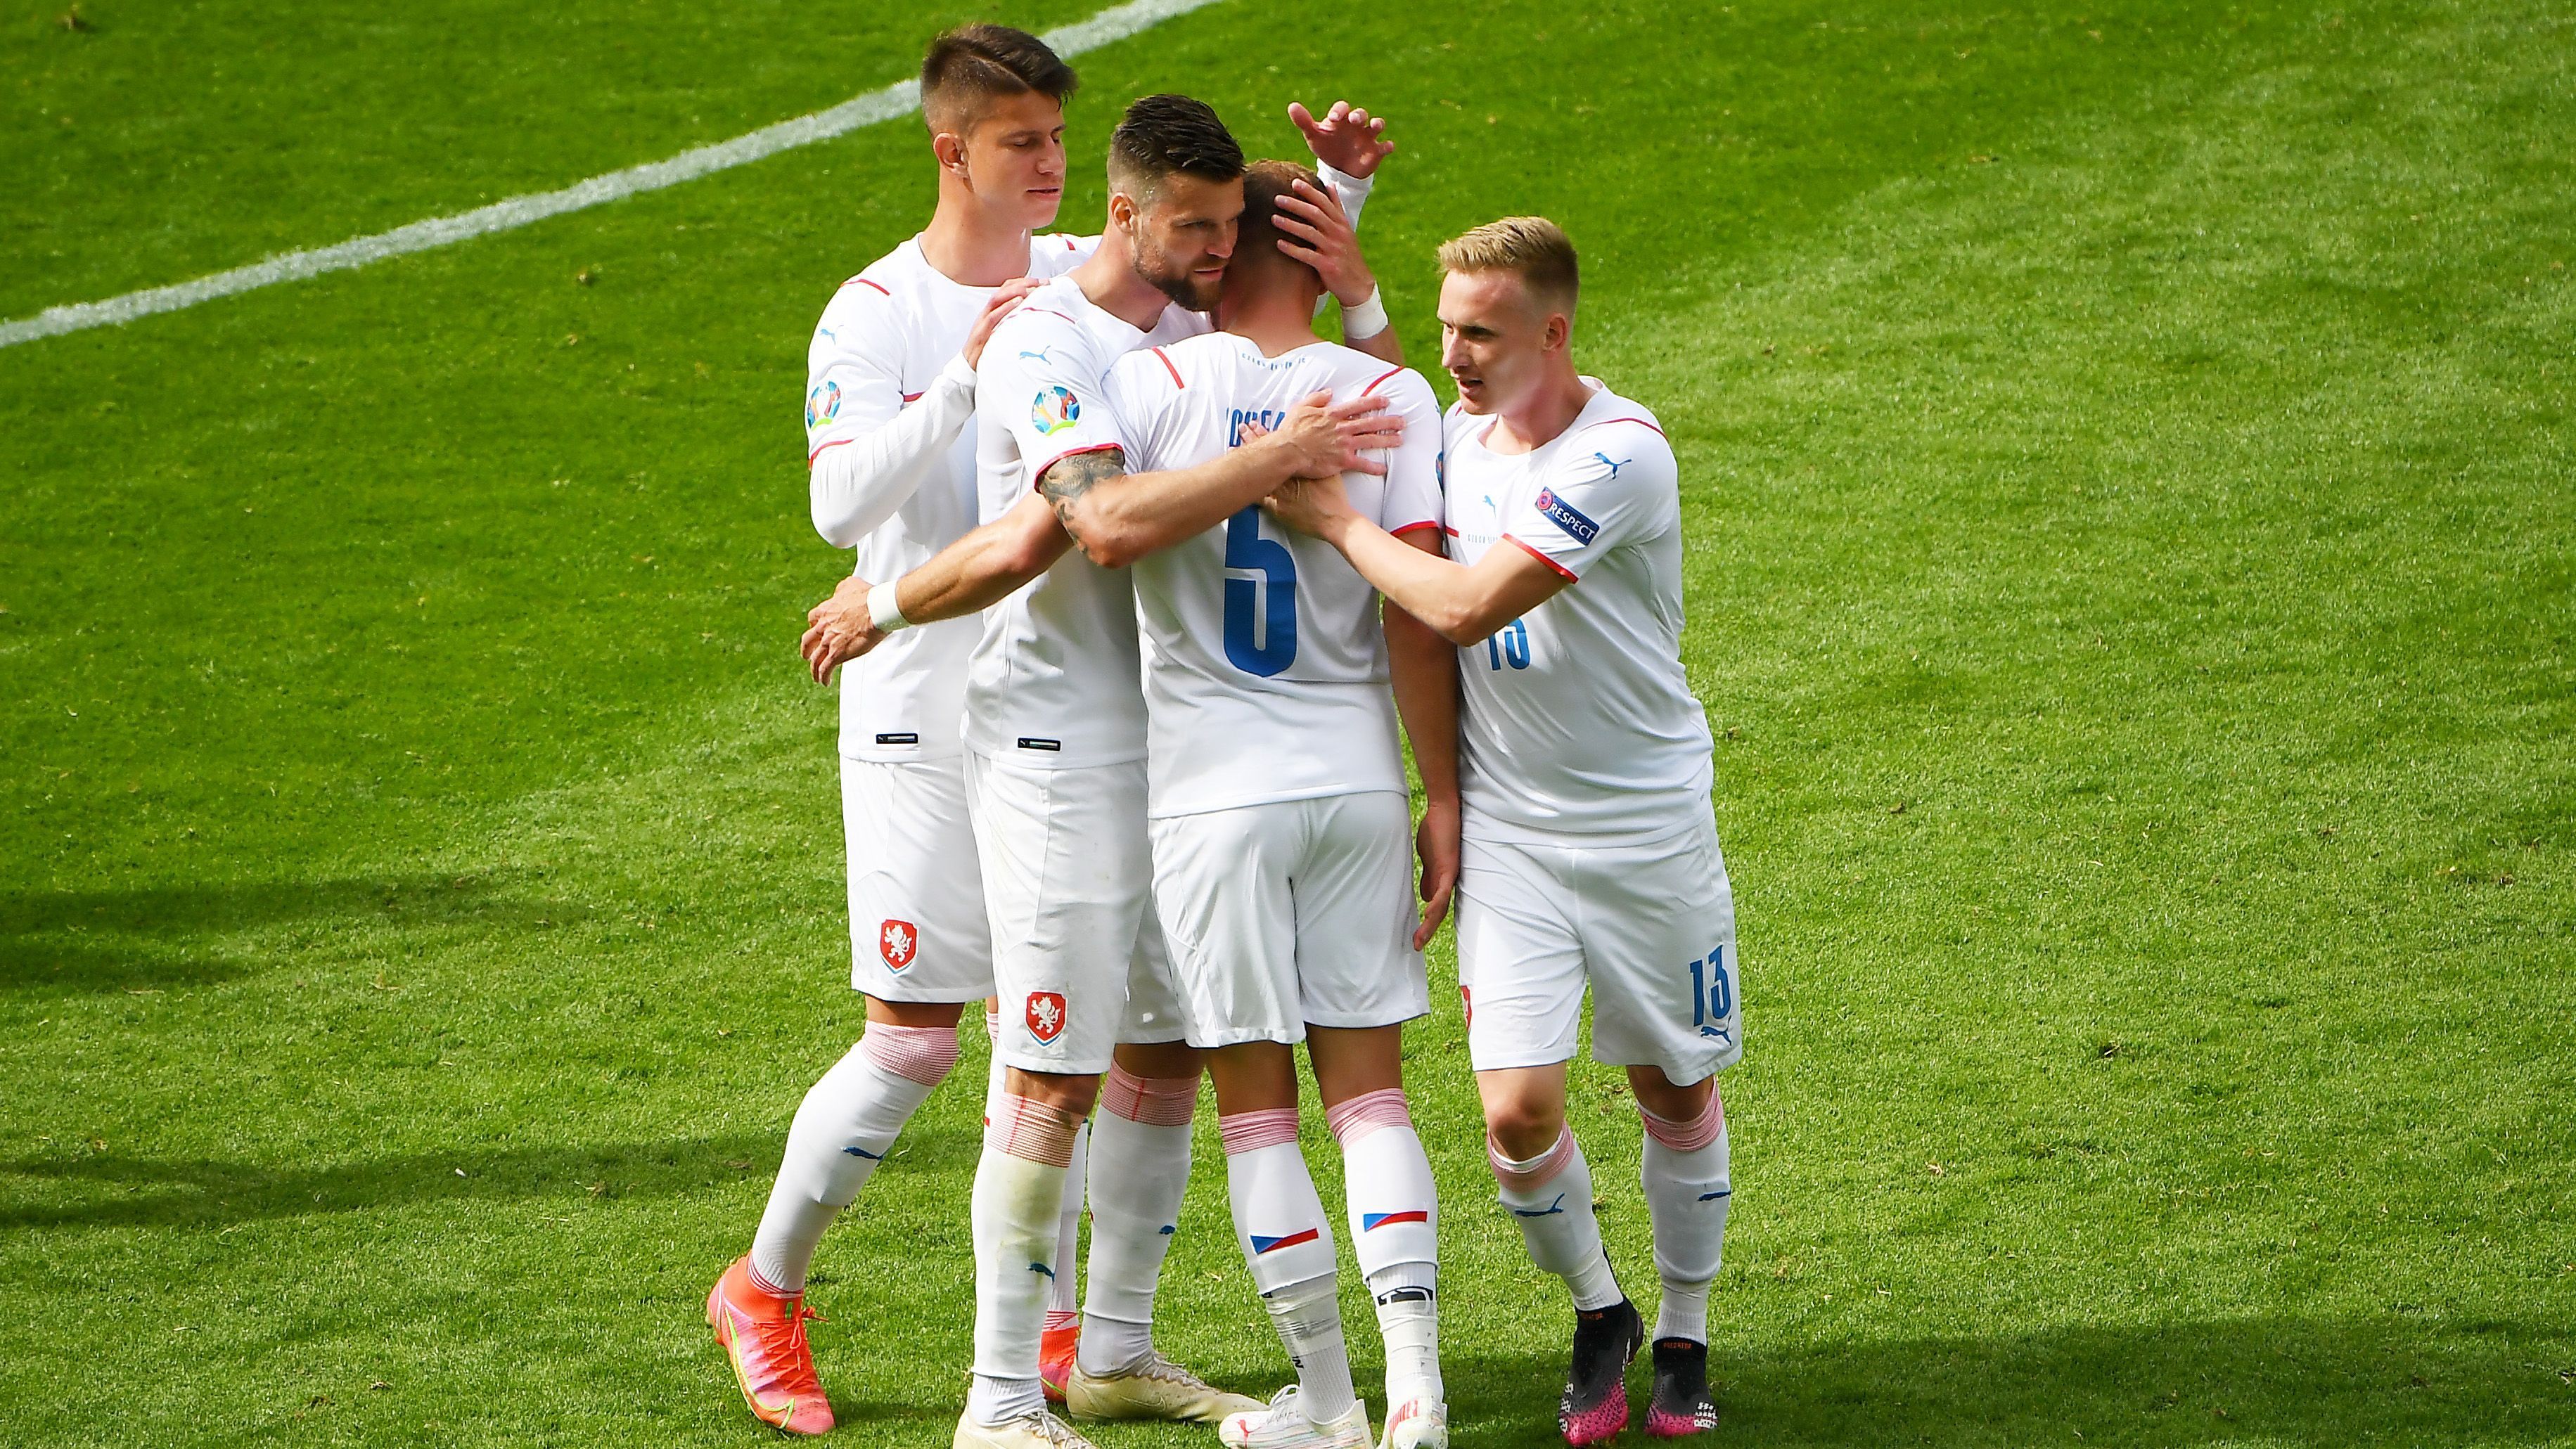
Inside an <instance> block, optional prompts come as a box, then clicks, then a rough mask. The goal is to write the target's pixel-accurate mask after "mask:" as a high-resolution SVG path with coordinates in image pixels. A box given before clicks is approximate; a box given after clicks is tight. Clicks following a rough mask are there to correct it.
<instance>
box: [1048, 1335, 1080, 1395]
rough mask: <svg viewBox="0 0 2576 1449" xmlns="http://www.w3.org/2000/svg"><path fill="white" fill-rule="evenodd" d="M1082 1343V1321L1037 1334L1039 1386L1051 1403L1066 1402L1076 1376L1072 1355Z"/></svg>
mask: <svg viewBox="0 0 2576 1449" xmlns="http://www.w3.org/2000/svg"><path fill="white" fill-rule="evenodd" d="M1081 1343H1082V1320H1081V1319H1079V1318H1076V1319H1075V1320H1074V1321H1073V1322H1071V1323H1068V1324H1066V1325H1065V1326H1064V1327H1062V1328H1050V1329H1047V1330H1045V1331H1043V1332H1041V1333H1040V1334H1039V1335H1038V1386H1039V1387H1040V1388H1042V1389H1044V1390H1046V1400H1047V1402H1048V1403H1050V1404H1061V1403H1063V1402H1064V1386H1065V1383H1066V1381H1067V1380H1069V1379H1071V1378H1072V1377H1073V1352H1074V1350H1075V1349H1076V1348H1078V1347H1080V1346H1081Z"/></svg>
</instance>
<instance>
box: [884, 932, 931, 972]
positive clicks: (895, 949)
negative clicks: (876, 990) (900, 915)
mask: <svg viewBox="0 0 2576 1449" xmlns="http://www.w3.org/2000/svg"><path fill="white" fill-rule="evenodd" d="M877 954H878V955H879V956H882V957H884V958H885V963H886V969H887V970H890V971H901V970H902V969H903V968H905V967H906V966H909V965H911V964H912V958H913V957H915V956H917V955H919V954H921V932H919V931H917V930H914V929H913V925H912V922H910V921H888V922H886V923H885V924H883V925H881V926H879V927H877Z"/></svg>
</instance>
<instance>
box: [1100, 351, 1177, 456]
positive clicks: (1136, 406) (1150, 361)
mask: <svg viewBox="0 0 2576 1449" xmlns="http://www.w3.org/2000/svg"><path fill="white" fill-rule="evenodd" d="M1182 392H1183V388H1182V384H1181V371H1180V364H1179V362H1178V360H1176V359H1175V358H1174V357H1173V356H1172V355H1171V353H1170V352H1169V351H1168V350H1166V349H1164V348H1160V347H1144V348H1139V349H1137V350H1136V351H1134V352H1130V353H1128V354H1127V355H1126V356H1124V357H1122V358H1120V359H1118V365H1117V366H1115V367H1112V368H1111V369H1109V404H1110V406H1111V407H1113V408H1115V409H1116V410H1117V413H1118V421H1119V426H1120V429H1121V431H1122V432H1123V433H1124V434H1125V437H1126V448H1127V471H1128V472H1130V473H1151V472H1155V471H1157V470H1160V469H1164V468H1169V467H1172V466H1173V463H1172V461H1171V460H1172V458H1173V456H1174V449H1175V447H1176V446H1177V444H1178V442H1179V435H1180V421H1181V420H1180V410H1181V395H1182Z"/></svg>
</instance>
